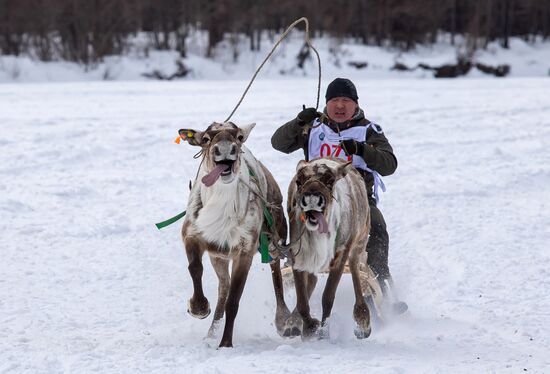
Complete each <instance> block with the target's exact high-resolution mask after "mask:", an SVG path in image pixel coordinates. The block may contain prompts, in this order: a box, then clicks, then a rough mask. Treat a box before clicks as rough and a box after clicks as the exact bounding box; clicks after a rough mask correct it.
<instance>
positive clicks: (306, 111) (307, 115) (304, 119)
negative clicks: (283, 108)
mask: <svg viewBox="0 0 550 374" xmlns="http://www.w3.org/2000/svg"><path fill="white" fill-rule="evenodd" d="M319 116H320V114H319V113H318V112H317V109H315V108H306V106H305V105H303V110H302V111H301V112H300V113H298V116H297V117H296V119H297V120H298V125H300V126H304V125H305V124H307V123H310V122H312V121H313V120H314V119H315V118H317V117H319Z"/></svg>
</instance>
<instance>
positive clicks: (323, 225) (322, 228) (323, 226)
mask: <svg viewBox="0 0 550 374" xmlns="http://www.w3.org/2000/svg"><path fill="white" fill-rule="evenodd" d="M311 214H312V215H313V217H315V219H316V220H317V222H319V228H318V229H317V231H319V234H325V233H328V223H327V220H326V219H325V216H324V215H323V213H321V212H318V211H316V210H314V211H311Z"/></svg>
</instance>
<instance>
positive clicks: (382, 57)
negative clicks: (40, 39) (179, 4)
mask: <svg viewBox="0 0 550 374" xmlns="http://www.w3.org/2000/svg"><path fill="white" fill-rule="evenodd" d="M143 38H145V35H140V36H139V37H137V38H136V40H134V41H133V43H134V44H133V47H132V48H131V50H130V51H129V52H128V53H127V54H126V55H124V56H109V57H106V58H105V59H104V61H102V62H100V63H98V64H97V65H95V66H88V67H85V66H81V65H78V64H76V63H71V62H62V61H53V62H41V61H36V60H32V59H30V58H28V57H25V56H19V57H15V56H2V55H0V83H5V82H8V83H10V82H69V81H71V82H74V81H98V80H99V81H100V80H118V81H135V80H147V79H149V78H145V77H144V76H143V74H144V73H152V72H153V71H155V70H156V71H159V72H161V73H162V74H164V75H165V76H170V75H172V74H173V73H175V72H176V70H177V68H176V63H175V61H176V60H182V59H181V57H180V56H179V54H178V53H177V52H170V51H149V50H148V48H146V47H145V45H144V40H143ZM275 42H276V39H273V40H271V39H269V38H267V37H264V39H263V41H262V44H261V50H260V51H258V52H251V51H250V50H249V41H248V39H243V40H242V41H241V45H240V50H239V53H238V59H237V60H234V57H233V56H234V53H233V50H234V48H233V47H231V46H230V45H228V44H227V43H220V44H219V45H218V46H217V48H216V50H215V53H214V57H213V58H205V57H204V56H205V53H206V41H205V38H204V35H203V34H201V33H197V34H193V36H191V37H189V38H188V40H187V48H188V55H187V57H186V58H185V59H183V60H182V61H183V63H184V64H185V66H186V67H187V68H188V69H189V70H190V73H189V74H188V75H187V76H186V78H185V79H186V80H201V79H208V80H226V79H228V78H229V79H236V80H237V79H249V77H250V76H251V75H252V74H253V73H254V72H255V71H256V69H257V67H258V66H259V65H260V63H261V62H262V61H263V60H264V58H265V57H266V56H267V55H268V53H269V52H270V51H271V48H273V45H274V43H275ZM312 43H313V45H314V47H315V48H316V49H317V50H318V51H319V55H320V57H321V61H322V70H323V74H324V76H326V77H336V76H346V77H350V78H356V79H379V78H394V79H396V78H414V79H419V78H420V79H424V78H432V77H433V72H431V71H426V70H422V69H416V70H414V71H409V72H402V71H394V70H392V67H393V66H394V65H395V63H396V62H400V63H404V64H406V65H407V66H408V67H410V68H414V67H415V66H417V65H418V64H419V63H424V64H428V65H430V66H440V65H444V64H456V61H457V55H459V54H460V55H464V51H465V50H466V47H465V46H466V44H467V43H466V41H465V40H462V39H461V38H457V41H456V43H455V45H451V44H450V41H449V40H448V37H447V38H446V37H445V36H444V35H442V36H441V38H440V41H439V42H438V43H436V44H434V45H430V46H418V47H417V48H416V49H414V50H411V51H409V52H403V51H400V50H397V49H392V48H380V47H376V46H366V45H361V44H357V43H355V42H351V41H348V40H336V39H329V38H315V39H314V40H313V41H312ZM303 44H304V37H303V34H301V33H291V34H290V35H289V37H288V38H287V39H285V41H284V42H283V43H281V45H280V46H279V47H278V48H277V50H276V51H275V53H274V54H273V56H272V57H271V59H270V60H269V63H268V64H266V65H265V66H264V68H263V70H262V71H261V74H260V77H264V78H265V77H269V78H271V79H296V78H297V77H312V78H315V77H317V74H318V70H317V69H318V67H317V59H316V58H315V56H314V54H313V53H311V56H310V58H309V59H308V60H306V62H305V65H304V68H303V69H301V68H298V67H297V59H296V56H297V55H298V53H299V52H300V49H301V48H302V45H303ZM146 50H147V51H146ZM472 61H473V62H481V63H483V64H486V65H491V66H497V65H502V64H506V65H509V66H510V68H511V70H510V77H548V76H549V75H550V41H542V40H537V41H536V42H535V43H526V42H525V41H523V40H522V39H520V38H511V39H510V49H504V48H502V47H501V46H500V45H499V44H498V43H497V42H493V43H490V44H489V45H488V46H487V48H485V49H480V50H478V51H476V52H475V54H474V55H473V56H472ZM350 63H351V64H357V63H366V64H367V66H366V67H364V68H361V69H358V68H356V67H354V66H352V65H350ZM465 77H466V78H481V77H484V78H493V79H494V77H493V76H491V75H486V74H484V73H481V72H480V71H479V70H477V69H476V68H473V69H472V70H471V71H470V72H469V73H468V74H467V75H466V76H465Z"/></svg>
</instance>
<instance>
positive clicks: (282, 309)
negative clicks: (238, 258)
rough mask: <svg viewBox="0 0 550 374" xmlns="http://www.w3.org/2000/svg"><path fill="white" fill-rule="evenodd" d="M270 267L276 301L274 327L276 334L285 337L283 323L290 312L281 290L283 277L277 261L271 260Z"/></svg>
mask: <svg viewBox="0 0 550 374" xmlns="http://www.w3.org/2000/svg"><path fill="white" fill-rule="evenodd" d="M270 266H271V277H272V279H273V289H274V290H275V299H276V301H277V311H276V312H275V327H276V328H277V333H278V334H279V335H281V336H285V322H286V321H287V320H288V318H289V316H290V310H288V307H287V306H286V303H285V295H284V290H283V276H282V274H281V265H280V261H279V260H273V261H272V262H271V264H270Z"/></svg>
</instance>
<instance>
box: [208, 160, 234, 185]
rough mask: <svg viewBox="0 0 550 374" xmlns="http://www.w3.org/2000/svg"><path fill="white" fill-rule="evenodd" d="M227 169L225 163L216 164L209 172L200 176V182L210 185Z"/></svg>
mask: <svg viewBox="0 0 550 374" xmlns="http://www.w3.org/2000/svg"><path fill="white" fill-rule="evenodd" d="M227 169H229V165H225V164H218V165H216V167H215V168H214V170H212V171H211V172H210V173H208V174H206V175H205V176H204V177H202V183H204V185H205V186H206V187H210V186H211V185H213V184H214V183H216V181H217V180H218V178H219V177H220V175H221V174H222V173H223V172H224V171H226V170H227Z"/></svg>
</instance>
